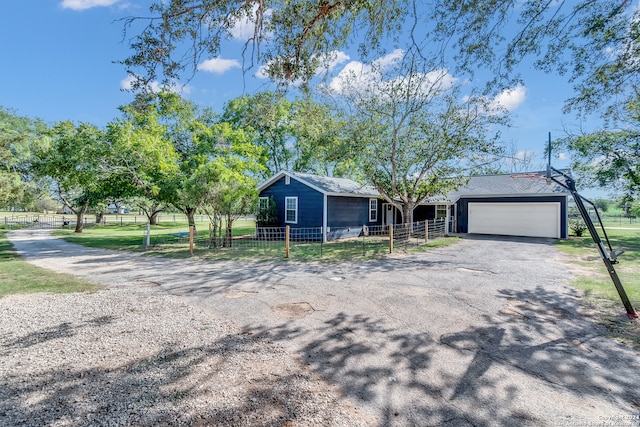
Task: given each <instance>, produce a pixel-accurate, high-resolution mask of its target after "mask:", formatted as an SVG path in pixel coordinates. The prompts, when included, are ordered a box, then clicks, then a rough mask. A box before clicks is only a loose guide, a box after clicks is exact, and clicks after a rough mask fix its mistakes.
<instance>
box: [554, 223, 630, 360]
mask: <svg viewBox="0 0 640 427" xmlns="http://www.w3.org/2000/svg"><path fill="white" fill-rule="evenodd" d="M606 230H607V234H608V236H609V239H610V240H611V244H612V246H613V248H614V249H615V250H616V251H620V250H624V251H625V252H624V253H623V254H622V255H620V256H619V257H618V260H619V263H618V264H616V265H615V269H616V272H617V273H618V276H619V277H620V281H621V282H622V284H623V286H624V288H625V291H626V293H627V296H628V297H629V300H630V301H631V303H632V304H633V305H634V307H636V310H638V309H640V228H638V229H614V228H606ZM556 247H557V248H558V249H560V250H561V251H563V252H565V253H567V254H570V255H571V256H572V258H573V262H574V263H575V264H576V267H577V268H576V269H575V270H574V273H575V274H576V278H575V279H574V280H573V282H572V283H571V284H572V285H573V286H575V287H576V288H578V289H580V290H582V291H583V292H584V296H585V304H587V305H588V306H590V307H591V308H593V309H595V310H598V311H599V312H600V316H599V317H600V322H601V323H602V324H603V325H605V326H606V327H607V329H608V330H609V331H610V332H611V334H612V336H614V337H616V338H618V339H621V340H623V341H625V342H628V343H630V344H632V345H634V346H636V347H638V348H640V320H635V321H633V320H631V321H629V320H627V319H625V318H622V317H620V316H619V315H618V314H619V313H620V312H624V307H623V306H622V302H621V301H620V297H619V295H618V293H617V291H616V289H615V287H614V285H613V283H612V281H611V278H610V277H609V274H608V273H607V270H606V268H605V267H604V263H603V262H602V260H601V259H600V255H599V253H598V250H597V248H596V247H595V245H594V243H593V240H592V239H591V237H589V236H587V237H572V238H570V239H567V240H558V241H557V242H556Z"/></svg>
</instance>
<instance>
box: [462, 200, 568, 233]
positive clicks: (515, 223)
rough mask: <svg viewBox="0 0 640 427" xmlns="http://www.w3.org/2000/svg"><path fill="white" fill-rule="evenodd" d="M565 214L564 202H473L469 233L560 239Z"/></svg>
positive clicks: (470, 209) (469, 209)
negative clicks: (562, 203)
mask: <svg viewBox="0 0 640 427" xmlns="http://www.w3.org/2000/svg"><path fill="white" fill-rule="evenodd" d="M561 215H562V211H561V204H560V202H520V203H517V202H511V203H505V202H502V203H501V202H496V203H487V202H469V203H468V218H469V219H468V221H469V224H468V232H469V233H475V234H496V235H503V236H525V237H551V238H555V239H559V238H561V237H562V233H561Z"/></svg>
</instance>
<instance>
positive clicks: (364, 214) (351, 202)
mask: <svg viewBox="0 0 640 427" xmlns="http://www.w3.org/2000/svg"><path fill="white" fill-rule="evenodd" d="M327 204H328V205H329V207H328V211H327V216H328V219H327V226H329V227H336V228H337V227H340V228H343V227H362V226H363V225H375V224H379V223H380V209H381V204H380V202H379V201H378V221H375V222H370V221H369V199H368V198H365V197H345V196H330V197H327Z"/></svg>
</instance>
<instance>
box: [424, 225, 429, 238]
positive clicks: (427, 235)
mask: <svg viewBox="0 0 640 427" xmlns="http://www.w3.org/2000/svg"><path fill="white" fill-rule="evenodd" d="M424 242H425V243H429V220H428V219H425V220H424Z"/></svg>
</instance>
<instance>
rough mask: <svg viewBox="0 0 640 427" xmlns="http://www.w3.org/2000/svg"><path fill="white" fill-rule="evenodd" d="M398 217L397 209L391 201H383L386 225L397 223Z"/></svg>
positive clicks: (383, 215)
mask: <svg viewBox="0 0 640 427" xmlns="http://www.w3.org/2000/svg"><path fill="white" fill-rule="evenodd" d="M395 219H396V209H395V208H394V207H393V205H392V204H391V203H383V204H382V223H383V224H384V225H387V226H389V225H392V224H395Z"/></svg>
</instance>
